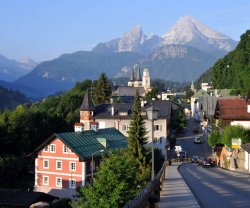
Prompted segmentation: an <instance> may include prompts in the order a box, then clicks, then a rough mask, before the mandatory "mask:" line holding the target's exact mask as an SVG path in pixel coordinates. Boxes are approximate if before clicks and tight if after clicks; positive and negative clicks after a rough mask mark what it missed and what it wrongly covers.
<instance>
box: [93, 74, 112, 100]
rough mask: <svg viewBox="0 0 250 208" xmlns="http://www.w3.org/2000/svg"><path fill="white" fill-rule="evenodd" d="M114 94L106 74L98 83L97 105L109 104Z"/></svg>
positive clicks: (96, 91)
mask: <svg viewBox="0 0 250 208" xmlns="http://www.w3.org/2000/svg"><path fill="white" fill-rule="evenodd" d="M111 94H112V90H111V84H110V82H109V80H108V78H107V76H106V74H105V73H102V74H101V75H100V77H99V79H98V80H97V82H96V89H95V103H109V101H110V97H111Z"/></svg>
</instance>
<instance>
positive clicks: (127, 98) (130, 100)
mask: <svg viewBox="0 0 250 208" xmlns="http://www.w3.org/2000/svg"><path fill="white" fill-rule="evenodd" d="M112 98H113V100H117V101H118V102H119V103H133V102H134V98H135V97H134V96H112Z"/></svg>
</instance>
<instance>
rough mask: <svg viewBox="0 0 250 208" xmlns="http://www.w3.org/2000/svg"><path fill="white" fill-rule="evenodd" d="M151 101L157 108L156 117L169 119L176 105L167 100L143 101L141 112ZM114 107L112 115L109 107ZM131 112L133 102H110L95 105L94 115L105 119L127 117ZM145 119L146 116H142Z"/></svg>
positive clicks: (144, 110)
mask: <svg viewBox="0 0 250 208" xmlns="http://www.w3.org/2000/svg"><path fill="white" fill-rule="evenodd" d="M151 103H153V105H154V107H155V108H157V109H159V110H160V111H159V115H158V118H159V119H160V118H166V119H169V118H170V116H171V110H172V109H176V105H175V104H174V103H172V102H171V101H168V100H154V101H151V102H150V103H145V104H144V107H143V108H142V112H146V109H147V108H149V107H150V106H151ZM112 106H113V107H114V115H113V116H112V115H111V112H112V111H111V108H112ZM119 112H128V115H123V116H121V115H120V114H119ZM132 113H133V103H114V104H113V105H111V104H100V105H98V106H96V111H95V115H94V117H95V118H96V119H98V118H106V119H114V118H120V119H129V118H130V117H131V115H132ZM143 117H144V118H145V119H147V118H146V116H143Z"/></svg>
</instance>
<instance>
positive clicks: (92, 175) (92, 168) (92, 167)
mask: <svg viewBox="0 0 250 208" xmlns="http://www.w3.org/2000/svg"><path fill="white" fill-rule="evenodd" d="M99 152H104V150H103V149H102V150H98V151H96V152H94V153H92V165H91V170H92V173H91V180H92V184H93V179H94V155H95V154H96V153H99Z"/></svg>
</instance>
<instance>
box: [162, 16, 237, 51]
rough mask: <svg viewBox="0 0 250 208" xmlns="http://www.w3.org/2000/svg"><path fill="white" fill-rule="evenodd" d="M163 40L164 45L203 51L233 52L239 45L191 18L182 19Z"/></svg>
mask: <svg viewBox="0 0 250 208" xmlns="http://www.w3.org/2000/svg"><path fill="white" fill-rule="evenodd" d="M162 38H163V39H164V41H163V43H162V44H178V45H189V46H192V47H195V48H198V49H200V50H203V51H213V50H224V51H231V50H233V49H234V48H235V46H236V43H237V42H236V41H234V40H232V39H231V38H229V37H227V36H226V35H223V34H221V33H219V32H217V31H215V30H213V29H211V28H209V27H208V26H206V25H205V24H203V23H201V22H200V21H199V20H197V19H195V18H193V17H190V16H184V17H181V18H180V19H179V20H178V21H177V23H176V24H175V25H174V26H172V27H171V28H170V30H169V31H168V32H167V33H166V34H164V35H163V37H162Z"/></svg>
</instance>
